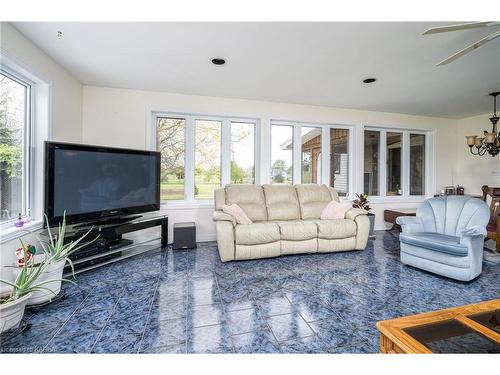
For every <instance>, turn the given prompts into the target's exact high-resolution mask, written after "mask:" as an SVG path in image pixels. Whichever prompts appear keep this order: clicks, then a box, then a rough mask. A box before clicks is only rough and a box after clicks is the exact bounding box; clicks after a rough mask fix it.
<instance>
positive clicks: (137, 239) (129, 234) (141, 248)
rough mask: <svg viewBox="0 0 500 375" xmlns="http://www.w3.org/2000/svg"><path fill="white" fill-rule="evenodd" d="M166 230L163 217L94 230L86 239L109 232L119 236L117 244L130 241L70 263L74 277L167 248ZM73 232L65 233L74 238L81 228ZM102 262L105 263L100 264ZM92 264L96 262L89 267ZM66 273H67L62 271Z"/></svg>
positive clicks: (151, 217) (136, 220)
mask: <svg viewBox="0 0 500 375" xmlns="http://www.w3.org/2000/svg"><path fill="white" fill-rule="evenodd" d="M167 228H168V216H167V215H148V216H144V217H141V218H138V219H135V220H132V221H130V222H127V223H120V224H116V225H110V226H104V227H102V228H100V229H97V228H96V229H95V230H93V231H92V232H91V233H90V234H89V237H90V236H92V235H94V234H97V233H104V232H105V231H106V232H107V231H112V233H115V234H116V235H118V236H119V237H117V238H119V239H120V240H121V239H123V240H124V241H126V242H129V241H128V240H132V241H131V242H130V243H125V244H124V245H123V246H116V245H115V244H112V245H111V248H110V249H109V250H107V251H105V252H102V253H99V254H94V255H90V256H87V257H84V258H81V259H75V260H73V261H72V263H73V265H74V267H75V268H76V269H75V274H78V273H82V272H85V271H90V270H92V269H95V268H98V267H102V266H106V265H109V264H111V263H115V262H118V261H120V260H123V259H127V258H130V257H133V256H137V255H140V254H143V253H146V252H150V251H155V250H157V251H159V250H160V249H161V248H162V247H165V246H167V243H168V230H167ZM87 230H88V229H87ZM76 232H78V233H76ZM76 232H75V231H74V230H73V228H70V229H69V230H68V233H69V234H73V235H78V234H79V233H81V228H78V230H77V231H76ZM84 233H85V232H84ZM122 235H123V237H122ZM118 242H120V241H118ZM115 246H116V247H115ZM103 258H109V259H107V260H104V259H103ZM93 261H96V262H95V263H94V264H92V262H93ZM80 267H81V268H80ZM67 270H68V269H66V270H65V271H67ZM70 275H71V273H70V272H65V276H70Z"/></svg>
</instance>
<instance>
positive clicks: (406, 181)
mask: <svg viewBox="0 0 500 375" xmlns="http://www.w3.org/2000/svg"><path fill="white" fill-rule="evenodd" d="M365 130H368V131H378V132H380V143H379V195H371V196H370V197H369V199H370V201H371V202H372V203H389V202H404V203H420V202H423V201H424V200H425V199H427V198H429V197H431V196H433V194H434V192H435V191H436V182H435V181H436V174H435V173H436V162H435V160H436V150H435V146H434V139H435V130H434V129H413V128H403V127H388V126H379V125H366V126H363V128H362V132H363V142H361V145H362V149H363V155H362V160H364V131H365ZM387 132H391V133H403V144H402V146H403V152H402V156H403V160H402V163H401V166H402V168H403V170H402V173H401V178H402V179H403V181H402V188H403V195H397V196H394V195H387V192H386V190H387V184H386V183H387V159H386V157H387V147H386V141H387V137H386V134H387ZM410 134H422V135H425V187H424V188H425V193H424V194H423V195H410V175H409V166H410V148H409V144H410V143H409V142H410ZM361 165H362V166H363V168H362V171H363V173H364V163H362V164H361ZM363 189H364V186H363V181H362V179H361V185H360V190H361V191H362V190H363ZM382 192H383V194H382Z"/></svg>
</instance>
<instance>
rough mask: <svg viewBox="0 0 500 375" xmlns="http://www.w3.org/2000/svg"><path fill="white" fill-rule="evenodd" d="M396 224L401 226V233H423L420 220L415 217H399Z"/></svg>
mask: <svg viewBox="0 0 500 375" xmlns="http://www.w3.org/2000/svg"><path fill="white" fill-rule="evenodd" d="M396 224H398V225H400V226H401V231H402V232H403V233H414V232H423V231H424V227H423V225H422V220H421V219H420V218H419V217H417V216H399V217H397V218H396Z"/></svg>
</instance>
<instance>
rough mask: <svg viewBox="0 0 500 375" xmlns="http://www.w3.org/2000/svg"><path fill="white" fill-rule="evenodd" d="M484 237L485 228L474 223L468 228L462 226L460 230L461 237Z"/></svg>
mask: <svg viewBox="0 0 500 375" xmlns="http://www.w3.org/2000/svg"><path fill="white" fill-rule="evenodd" d="M476 236H481V237H486V228H484V227H482V226H479V225H476V226H473V227H470V228H464V229H462V232H461V237H476Z"/></svg>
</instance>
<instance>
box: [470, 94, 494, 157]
mask: <svg viewBox="0 0 500 375" xmlns="http://www.w3.org/2000/svg"><path fill="white" fill-rule="evenodd" d="M490 95H491V96H493V117H490V121H491V123H492V124H493V129H492V130H491V132H487V131H486V130H485V131H484V137H478V136H475V135H467V136H466V137H465V138H466V139H467V146H469V150H470V153H471V154H472V155H479V156H483V155H484V154H486V152H488V154H490V155H491V156H497V155H498V153H500V132H497V122H498V120H499V117H498V116H497V95H500V92H492V93H491V94H490ZM473 147H475V148H476V149H475V150H474V149H473Z"/></svg>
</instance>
